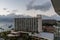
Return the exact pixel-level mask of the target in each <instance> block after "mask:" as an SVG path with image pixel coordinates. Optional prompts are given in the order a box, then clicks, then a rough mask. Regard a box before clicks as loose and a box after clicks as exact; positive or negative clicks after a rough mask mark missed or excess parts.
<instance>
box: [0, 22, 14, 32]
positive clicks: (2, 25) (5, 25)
mask: <svg viewBox="0 0 60 40" xmlns="http://www.w3.org/2000/svg"><path fill="white" fill-rule="evenodd" d="M10 25H12V27H11V28H9V26H10ZM12 28H14V23H13V22H0V32H3V31H10V30H11V29H12Z"/></svg>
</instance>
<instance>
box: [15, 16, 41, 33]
mask: <svg viewBox="0 0 60 40" xmlns="http://www.w3.org/2000/svg"><path fill="white" fill-rule="evenodd" d="M15 30H16V31H24V32H42V18H41V16H40V15H38V16H37V17H29V18H27V17H23V18H15Z"/></svg>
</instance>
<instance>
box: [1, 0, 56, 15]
mask: <svg viewBox="0 0 60 40" xmlns="http://www.w3.org/2000/svg"><path fill="white" fill-rule="evenodd" d="M31 1H32V0H0V15H7V14H10V13H16V14H23V15H32V16H34V15H36V14H42V15H49V16H51V15H54V14H56V13H55V12H54V9H53V6H52V4H51V1H50V0H35V1H34V2H33V3H32V5H33V7H32V9H30V10H27V8H29V7H27V5H30V2H31ZM36 5H37V6H36ZM34 6H35V7H34ZM40 6H41V7H40ZM38 7H39V8H38ZM36 8H37V10H35V9H36Z"/></svg>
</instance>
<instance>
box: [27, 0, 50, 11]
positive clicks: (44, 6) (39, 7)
mask: <svg viewBox="0 0 60 40" xmlns="http://www.w3.org/2000/svg"><path fill="white" fill-rule="evenodd" d="M33 3H34V1H31V2H30V4H29V5H27V10H31V9H34V10H41V11H48V10H49V9H50V7H51V2H50V1H47V2H45V3H43V4H42V5H34V6H32V4H33Z"/></svg>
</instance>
